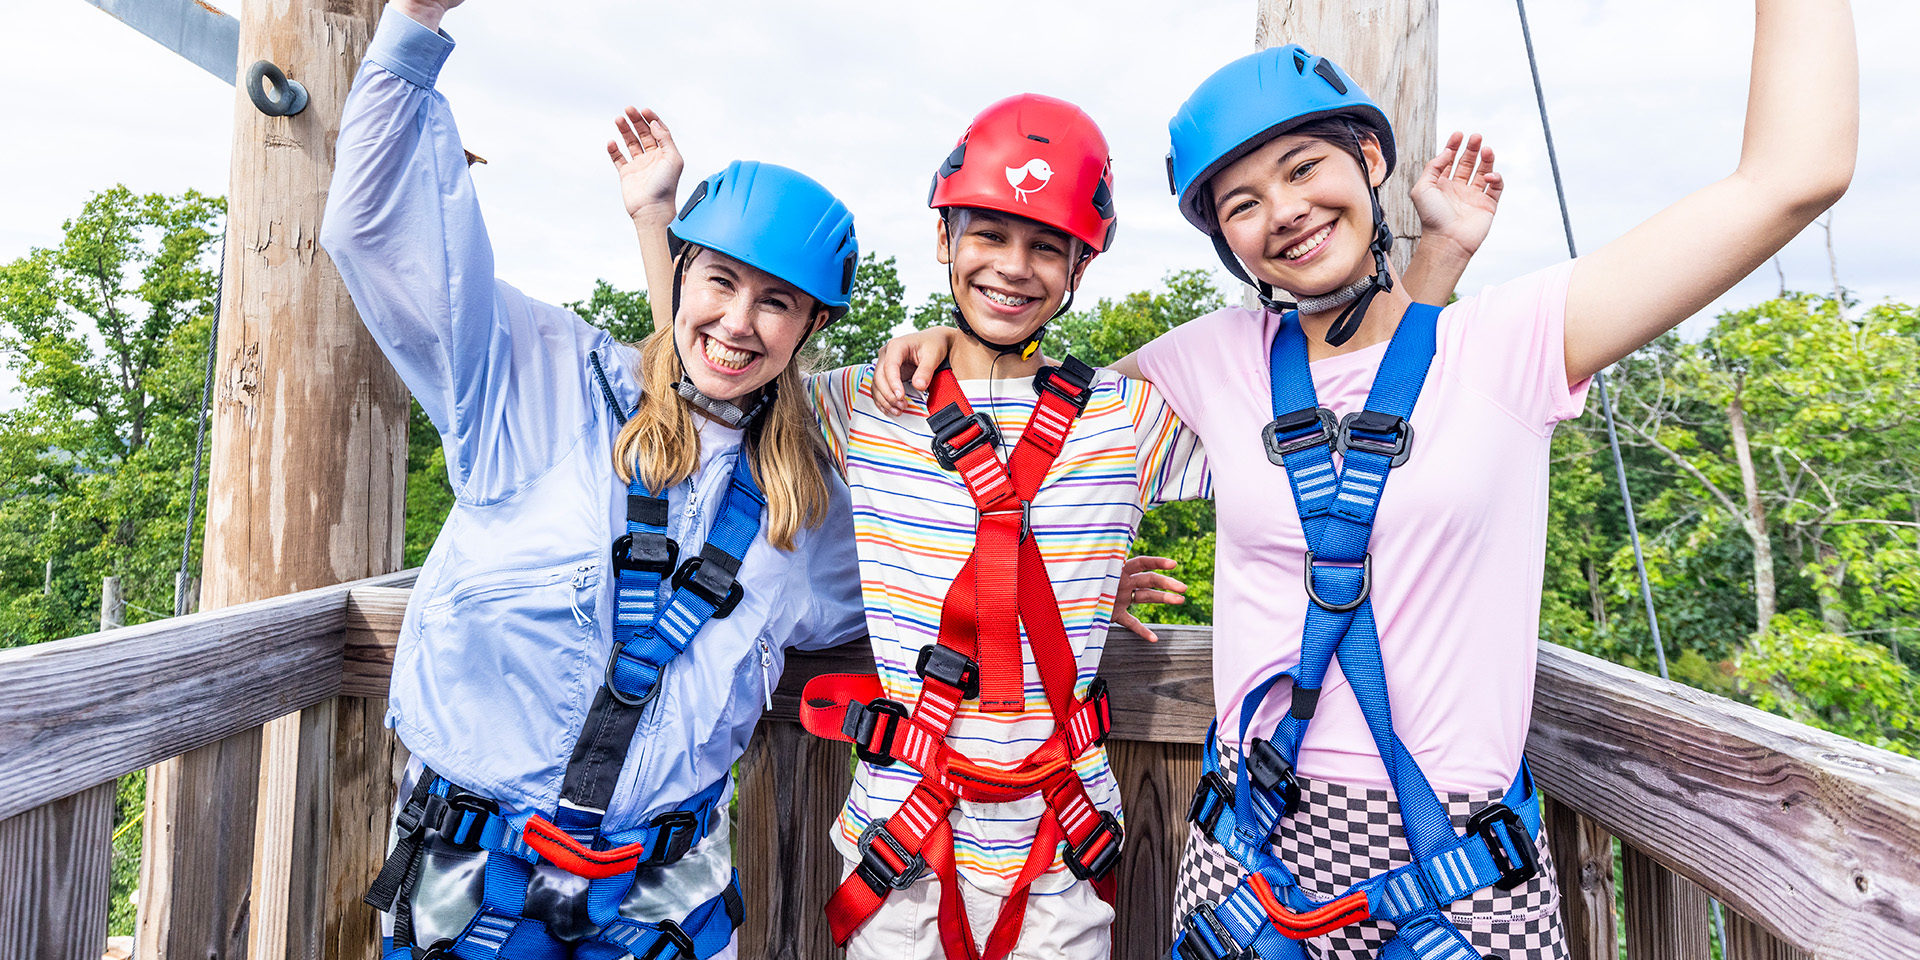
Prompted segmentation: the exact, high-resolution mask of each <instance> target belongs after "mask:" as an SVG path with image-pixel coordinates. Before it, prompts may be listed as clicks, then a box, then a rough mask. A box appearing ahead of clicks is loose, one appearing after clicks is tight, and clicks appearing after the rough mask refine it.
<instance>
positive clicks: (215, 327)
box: [173, 222, 230, 617]
mask: <svg viewBox="0 0 1920 960" xmlns="http://www.w3.org/2000/svg"><path fill="white" fill-rule="evenodd" d="M229 232H230V229H229V225H228V224H227V223H225V222H222V224H221V228H220V272H219V273H218V274H216V275H215V279H214V281H213V322H212V323H210V324H208V325H207V365H206V372H205V375H204V376H203V378H202V380H201V384H200V410H199V411H198V412H199V417H198V420H199V426H198V427H196V428H195V429H194V437H193V481H192V482H191V483H190V484H189V485H188V487H187V531H186V532H185V533H183V534H181V535H180V572H179V573H176V574H174V577H173V615H174V616H176V617H179V616H185V615H186V612H187V605H188V597H187V583H188V580H187V565H188V563H190V562H191V561H192V559H193V520H194V514H195V512H196V511H197V509H198V508H199V506H200V465H201V463H202V462H203V461H204V459H205V457H206V452H207V412H208V408H209V407H211V405H212V404H213V361H214V358H215V357H216V356H217V355H218V348H219V342H220V302H221V298H222V297H223V296H225V293H226V286H227V235H228V234H229Z"/></svg>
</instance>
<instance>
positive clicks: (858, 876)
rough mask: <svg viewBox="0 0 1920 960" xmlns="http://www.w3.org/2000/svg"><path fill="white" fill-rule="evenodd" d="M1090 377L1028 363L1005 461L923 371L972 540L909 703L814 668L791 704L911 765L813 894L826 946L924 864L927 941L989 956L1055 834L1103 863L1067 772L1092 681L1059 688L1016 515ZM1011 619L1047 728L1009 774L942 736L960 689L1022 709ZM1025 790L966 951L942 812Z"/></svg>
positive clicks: (943, 379)
mask: <svg viewBox="0 0 1920 960" xmlns="http://www.w3.org/2000/svg"><path fill="white" fill-rule="evenodd" d="M1092 381H1093V371H1092V369H1091V368H1090V367H1087V366H1086V365H1084V364H1081V363H1079V362H1078V361H1076V360H1071V359H1069V360H1068V361H1067V365H1066V366H1065V367H1063V368H1061V369H1060V370H1043V371H1042V373H1041V375H1040V376H1039V377H1038V378H1036V387H1037V391H1036V392H1037V393H1038V394H1039V398H1038V400H1037V401H1036V403H1035V406H1034V412H1033V414H1032V417H1031V418H1030V420H1029V422H1028V425H1027V428H1026V430H1025V431H1024V432H1023V434H1022V437H1021V440H1020V442H1019V443H1018V444H1017V445H1016V446H1015V448H1014V451H1013V453H1012V454H1011V456H1010V457H1009V458H1008V459H1009V462H1010V463H1011V465H1012V467H1011V470H1009V468H1008V466H1007V465H1005V464H1003V463H1002V462H1001V460H1000V458H999V455H998V452H997V450H996V449H995V441H996V439H997V437H996V432H995V430H994V427H993V425H992V422H991V421H990V420H989V419H987V418H986V417H985V416H984V415H982V414H979V413H976V412H973V411H972V410H971V408H970V405H969V404H968V403H967V400H966V397H965V395H964V394H963V393H962V392H961V391H960V389H959V385H958V383H957V382H956V381H955V380H954V378H953V375H952V373H951V371H949V370H944V369H943V370H942V371H940V372H939V374H937V375H936V376H935V379H934V384H933V390H932V391H931V396H930V397H929V400H928V406H929V407H930V408H931V409H933V410H934V414H933V415H932V416H931V417H929V420H928V422H929V425H930V426H932V427H933V429H934V443H933V452H934V457H935V459H936V460H938V461H939V462H940V464H941V465H942V466H944V467H947V468H948V469H952V470H955V471H956V472H957V473H958V474H959V475H960V478H961V480H962V482H963V483H964V484H965V485H966V487H967V490H968V493H969V495H970V496H971V497H972V499H973V500H974V505H975V507H976V509H977V510H978V511H979V522H978V527H977V530H976V538H975V544H974V550H973V552H972V554H971V555H970V556H969V557H968V558H967V560H966V562H965V564H964V565H963V566H962V568H961V571H960V574H959V575H958V576H957V577H956V578H955V579H954V581H953V584H952V586H951V587H950V588H949V590H948V592H947V595H946V598H945V600H944V602H943V604H942V611H941V621H940V633H939V637H938V642H937V643H936V644H933V645H930V646H928V647H927V648H926V649H925V650H923V651H922V654H921V658H920V662H919V664H918V667H919V672H920V673H921V675H922V677H923V681H922V684H921V689H920V694H919V697H918V700H917V701H916V703H915V706H914V708H913V710H912V711H909V710H908V709H907V708H906V707H905V706H904V705H902V704H900V703H898V702H897V701H893V700H888V699H886V698H885V697H884V696H883V695H882V688H881V686H880V683H879V680H878V678H877V677H874V676H873V675H870V674H868V675H851V674H849V675H838V676H823V677H818V678H815V679H814V680H813V681H811V682H810V683H809V684H808V686H807V689H806V691H805V694H804V699H803V705H802V710H801V715H802V721H803V723H804V724H805V725H806V727H807V729H808V730H809V731H811V732H813V733H814V734H816V735H819V736H823V737H827V738H830V739H835V740H844V741H849V742H852V743H854V745H855V750H856V752H858V753H859V754H860V756H861V758H862V759H864V760H867V761H868V762H871V763H876V764H880V765H888V764H891V763H894V762H896V761H905V762H906V763H907V764H908V765H909V766H911V767H913V768H914V769H915V770H917V771H919V772H920V773H921V775H922V779H921V781H920V783H918V784H917V785H916V786H915V788H914V790H913V791H912V792H911V793H910V794H909V796H908V798H907V800H906V801H905V803H903V804H902V805H901V807H900V808H899V809H898V810H897V811H895V812H894V813H893V814H892V815H891V816H889V817H886V818H881V819H878V820H875V821H874V822H873V824H872V825H871V826H870V827H869V829H868V831H867V833H866V834H865V835H863V836H862V838H861V842H860V848H861V862H860V864H859V865H858V866H857V867H856V869H855V871H854V873H853V875H852V876H850V877H848V878H847V880H846V881H845V882H844V883H842V884H841V886H840V888H839V889H838V890H837V891H835V893H834V895H833V897H832V899H830V900H829V902H828V905H827V916H828V919H829V922H830V924H831V926H832V927H833V930H834V935H835V939H836V940H837V941H838V942H840V943H842V944H844V943H845V942H846V940H847V939H848V938H849V937H850V936H851V935H852V934H853V932H854V930H856V929H858V927H859V926H860V924H862V923H864V922H865V921H866V919H867V918H868V917H870V916H871V915H872V914H873V912H874V911H876V910H878V909H879V907H880V905H881V903H883V902H884V900H885V898H886V896H887V894H889V893H890V892H891V891H892V890H895V889H904V888H905V887H907V886H908V885H910V884H912V883H913V882H914V881H915V880H917V879H919V878H920V877H921V876H924V875H925V873H926V872H927V871H928V870H933V871H935V872H936V873H938V874H940V875H941V877H942V878H943V881H944V884H943V903H942V909H941V935H942V940H943V942H945V944H946V946H947V949H948V954H949V956H955V957H961V956H966V957H988V958H993V957H1001V956H1004V955H1005V954H1006V953H1007V952H1009V951H1011V949H1012V947H1013V944H1014V942H1015V941H1016V940H1017V937H1018V933H1019V927H1020V919H1021V917H1022V916H1023V915H1024V912H1025V902H1026V894H1027V891H1028V889H1029V887H1030V886H1031V884H1032V882H1033V881H1034V880H1035V879H1037V878H1038V877H1039V876H1040V875H1041V874H1043V873H1045V872H1046V870H1047V868H1048V867H1050V866H1052V860H1053V849H1054V846H1055V844H1057V843H1059V842H1060V841H1061V840H1063V839H1064V840H1065V841H1066V843H1067V862H1068V866H1069V868H1070V869H1072V870H1073V872H1074V873H1075V875H1076V876H1079V877H1081V878H1096V877H1100V876H1104V875H1105V874H1106V872H1107V871H1108V870H1110V869H1111V867H1112V864H1113V863H1114V862H1115V861H1116V860H1117V859H1118V854H1119V847H1120V840H1121V832H1120V828H1119V821H1118V820H1117V819H1116V818H1114V817H1113V816H1112V815H1111V814H1105V813H1101V812H1100V811H1099V810H1097V809H1096V808H1095V807H1094V806H1093V804H1092V801H1091V800H1090V799H1089V798H1088V797H1087V795H1086V790H1085V787H1084V785H1083V784H1082V783H1081V782H1080V778H1079V775H1078V774H1077V773H1076V772H1075V771H1074V770H1073V767H1072V761H1073V759H1074V758H1075V757H1077V756H1079V755H1080V754H1081V753H1083V752H1085V750H1086V749H1088V748H1089V747H1091V746H1093V745H1095V744H1097V743H1099V742H1101V741H1102V740H1104V738H1105V736H1106V734H1107V731H1108V730H1109V729H1110V727H1111V715H1110V711H1109V708H1108V706H1107V698H1106V691H1105V684H1104V683H1100V682H1099V681H1097V680H1096V681H1095V685H1094V687H1093V688H1091V689H1090V691H1089V696H1088V698H1087V699H1086V700H1085V701H1077V700H1075V698H1074V697H1073V687H1074V682H1075V678H1076V675H1077V664H1076V661H1075V659H1074V657H1073V652H1072V647H1071V644H1070V643H1069V641H1068V639H1067V636H1066V627H1065V624H1064V623H1063V622H1062V620H1061V618H1060V611H1059V607H1058V604H1057V601H1056V599H1055V597H1054V594H1053V588H1052V581H1051V579H1050V578H1049V577H1048V575H1047V571H1046V565H1045V562H1044V560H1043V559H1042V558H1041V556H1040V552H1039V547H1038V544H1037V543H1036V542H1035V540H1034V538H1033V536H1032V530H1031V525H1030V520H1029V517H1028V509H1029V508H1030V505H1031V503H1032V500H1033V497H1034V495H1035V494H1036V493H1037V492H1038V490H1039V487H1040V484H1041V482H1042V481H1043V480H1044V479H1045V476H1046V473H1047V471H1048V469H1050V468H1051V466H1052V464H1053V461H1054V460H1055V458H1057V457H1058V456H1059V453H1060V450H1061V447H1062V446H1063V445H1064V443H1065V441H1066V436H1067V433H1068V432H1069V431H1070V430H1071V428H1072V424H1073V422H1074V420H1075V419H1076V418H1077V417H1078V416H1079V414H1080V413H1081V411H1082V410H1083V409H1084V407H1085V404H1086V399H1087V396H1088V395H1089V393H1090V391H1091V387H1092ZM1022 620H1024V621H1025V623H1026V628H1027V640H1028V644H1029V645H1030V647H1031V649H1032V651H1033V657H1034V662H1035V666H1036V668H1037V669H1038V672H1039V674H1040V679H1041V686H1042V689H1043V691H1044V692H1045V693H1046V696H1047V703H1048V707H1049V709H1050V711H1051V712H1052V713H1053V716H1054V720H1055V728H1054V732H1053V734H1052V735H1051V736H1050V737H1049V738H1048V740H1047V741H1046V742H1044V743H1043V744H1042V745H1041V746H1040V748H1038V749H1037V750H1035V751H1034V752H1033V753H1032V754H1030V755H1029V756H1028V757H1027V758H1026V759H1025V760H1024V761H1023V762H1022V763H1021V764H1020V765H1019V766H1017V767H1016V768H1014V769H1012V770H1003V769H1000V768H997V767H986V766H983V765H980V764H977V763H974V762H973V761H971V760H969V759H968V758H966V757H964V756H963V755H961V754H959V753H958V752H957V751H953V750H951V749H950V748H949V747H948V746H947V744H946V736H947V732H948V730H949V729H950V728H951V725H952V722H953V717H954V715H955V714H956V713H957V712H958V710H959V707H960V704H961V702H962V701H963V700H965V699H967V698H970V697H973V696H975V695H976V693H977V695H978V696H979V699H980V701H981V709H982V710H983V711H996V710H998V711H1017V710H1021V709H1024V707H1025V691H1024V681H1023V673H1024V663H1023V657H1022V655H1021V649H1020V622H1021V621H1022ZM976 655H977V656H978V659H977V660H976V659H975V656H976ZM1036 792H1037V793H1040V794H1041V795H1042V796H1043V797H1044V798H1045V799H1046V802H1047V810H1046V813H1045V814H1043V816H1042V819H1041V824H1040V828H1039V831H1038V833H1037V834H1036V837H1035V843H1034V846H1033V847H1032V848H1031V849H1030V850H1029V852H1028V856H1027V859H1026V862H1025V864H1024V866H1023V867H1022V870H1021V873H1020V875H1019V877H1018V878H1017V879H1016V881H1015V884H1014V892H1013V895H1012V896H1010V897H1008V898H1007V900H1006V901H1005V902H1004V903H1003V904H1002V906H1001V911H1000V915H999V917H998V919H997V920H996V922H995V925H994V930H993V931H992V933H990V935H989V937H988V941H987V946H986V949H985V951H984V952H982V951H979V950H977V949H976V948H975V947H974V945H973V938H972V936H971V932H970V931H969V930H968V921H967V918H966V914H965V911H964V910H963V909H960V908H959V904H958V900H957V897H958V894H957V886H956V885H955V884H954V883H953V870H954V864H953V855H952V833H951V828H950V826H949V825H948V822H947V814H948V813H949V811H951V809H952V807H953V805H954V803H955V801H956V799H957V798H961V797H964V798H966V799H968V800H973V801H978V802H993V803H1003V802H1009V801H1012V800H1015V799H1019V798H1021V797H1025V796H1030V795H1032V794H1034V793H1036ZM945 891H955V892H954V893H953V894H952V896H953V897H954V898H955V899H954V901H953V903H951V904H949V903H946V902H945V900H946V893H945Z"/></svg>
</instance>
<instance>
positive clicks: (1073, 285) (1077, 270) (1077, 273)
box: [1067, 257, 1093, 293]
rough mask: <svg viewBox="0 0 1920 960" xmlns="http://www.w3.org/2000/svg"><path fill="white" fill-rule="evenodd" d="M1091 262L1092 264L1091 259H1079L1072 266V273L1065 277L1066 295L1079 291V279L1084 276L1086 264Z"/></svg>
mask: <svg viewBox="0 0 1920 960" xmlns="http://www.w3.org/2000/svg"><path fill="white" fill-rule="evenodd" d="M1092 262H1093V258H1092V257H1081V258H1080V261H1079V262H1078V263H1075V264H1074V265H1073V272H1072V273H1070V274H1068V275H1067V292H1068V293H1072V292H1073V291H1075V290H1078V289H1080V278H1081V277H1082V276H1085V275H1086V272H1087V264H1089V263H1092Z"/></svg>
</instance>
